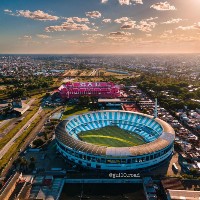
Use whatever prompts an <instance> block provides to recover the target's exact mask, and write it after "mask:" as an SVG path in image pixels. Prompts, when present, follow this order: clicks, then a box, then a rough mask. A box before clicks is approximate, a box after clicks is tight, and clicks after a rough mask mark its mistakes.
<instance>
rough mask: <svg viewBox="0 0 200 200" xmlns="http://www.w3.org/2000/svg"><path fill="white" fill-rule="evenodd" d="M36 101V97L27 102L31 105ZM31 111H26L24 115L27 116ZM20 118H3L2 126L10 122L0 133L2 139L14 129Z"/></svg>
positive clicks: (0, 125)
mask: <svg viewBox="0 0 200 200" xmlns="http://www.w3.org/2000/svg"><path fill="white" fill-rule="evenodd" d="M34 102H35V98H32V99H30V101H29V102H28V103H27V105H29V106H31V105H32V104H33V103H34ZM28 113H29V111H26V112H25V113H24V114H23V115H22V117H26V115H27V114H28ZM18 120H19V118H11V119H6V120H3V121H2V122H1V124H0V128H1V127H3V126H4V125H6V124H7V123H9V126H8V127H7V128H5V129H4V130H3V131H2V132H1V133H0V140H1V138H3V137H4V136H5V135H6V134H7V133H8V132H9V131H11V129H13V128H14V127H15V125H16V123H17V121H18Z"/></svg>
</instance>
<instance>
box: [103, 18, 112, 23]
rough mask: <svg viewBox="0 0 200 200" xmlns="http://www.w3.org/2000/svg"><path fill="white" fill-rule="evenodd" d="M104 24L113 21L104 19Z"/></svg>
mask: <svg viewBox="0 0 200 200" xmlns="http://www.w3.org/2000/svg"><path fill="white" fill-rule="evenodd" d="M102 22H104V23H111V22H112V20H111V19H103V20H102Z"/></svg>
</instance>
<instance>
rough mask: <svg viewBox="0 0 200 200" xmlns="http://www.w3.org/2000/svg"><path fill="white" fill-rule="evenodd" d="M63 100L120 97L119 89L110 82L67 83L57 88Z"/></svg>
mask: <svg viewBox="0 0 200 200" xmlns="http://www.w3.org/2000/svg"><path fill="white" fill-rule="evenodd" d="M58 90H59V93H60V95H61V97H62V98H64V99H71V98H79V97H80V96H92V97H101V98H116V97H119V96H120V87H119V86H118V85H115V84H114V83H112V82H74V83H71V82H67V83H66V84H64V85H62V86H61V87H59V88H58Z"/></svg>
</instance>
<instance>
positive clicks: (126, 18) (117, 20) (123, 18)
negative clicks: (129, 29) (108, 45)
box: [114, 17, 129, 24]
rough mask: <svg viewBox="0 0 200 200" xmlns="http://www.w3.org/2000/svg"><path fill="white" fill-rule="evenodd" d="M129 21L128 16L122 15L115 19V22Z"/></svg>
mask: <svg viewBox="0 0 200 200" xmlns="http://www.w3.org/2000/svg"><path fill="white" fill-rule="evenodd" d="M127 21H129V18H128V17H121V18H119V19H115V20H114V22H116V23H118V24H121V23H122V22H127Z"/></svg>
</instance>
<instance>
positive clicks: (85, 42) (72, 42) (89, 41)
mask: <svg viewBox="0 0 200 200" xmlns="http://www.w3.org/2000/svg"><path fill="white" fill-rule="evenodd" d="M65 42H66V43H69V44H73V45H81V44H92V43H94V40H67V41H65Z"/></svg>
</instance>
